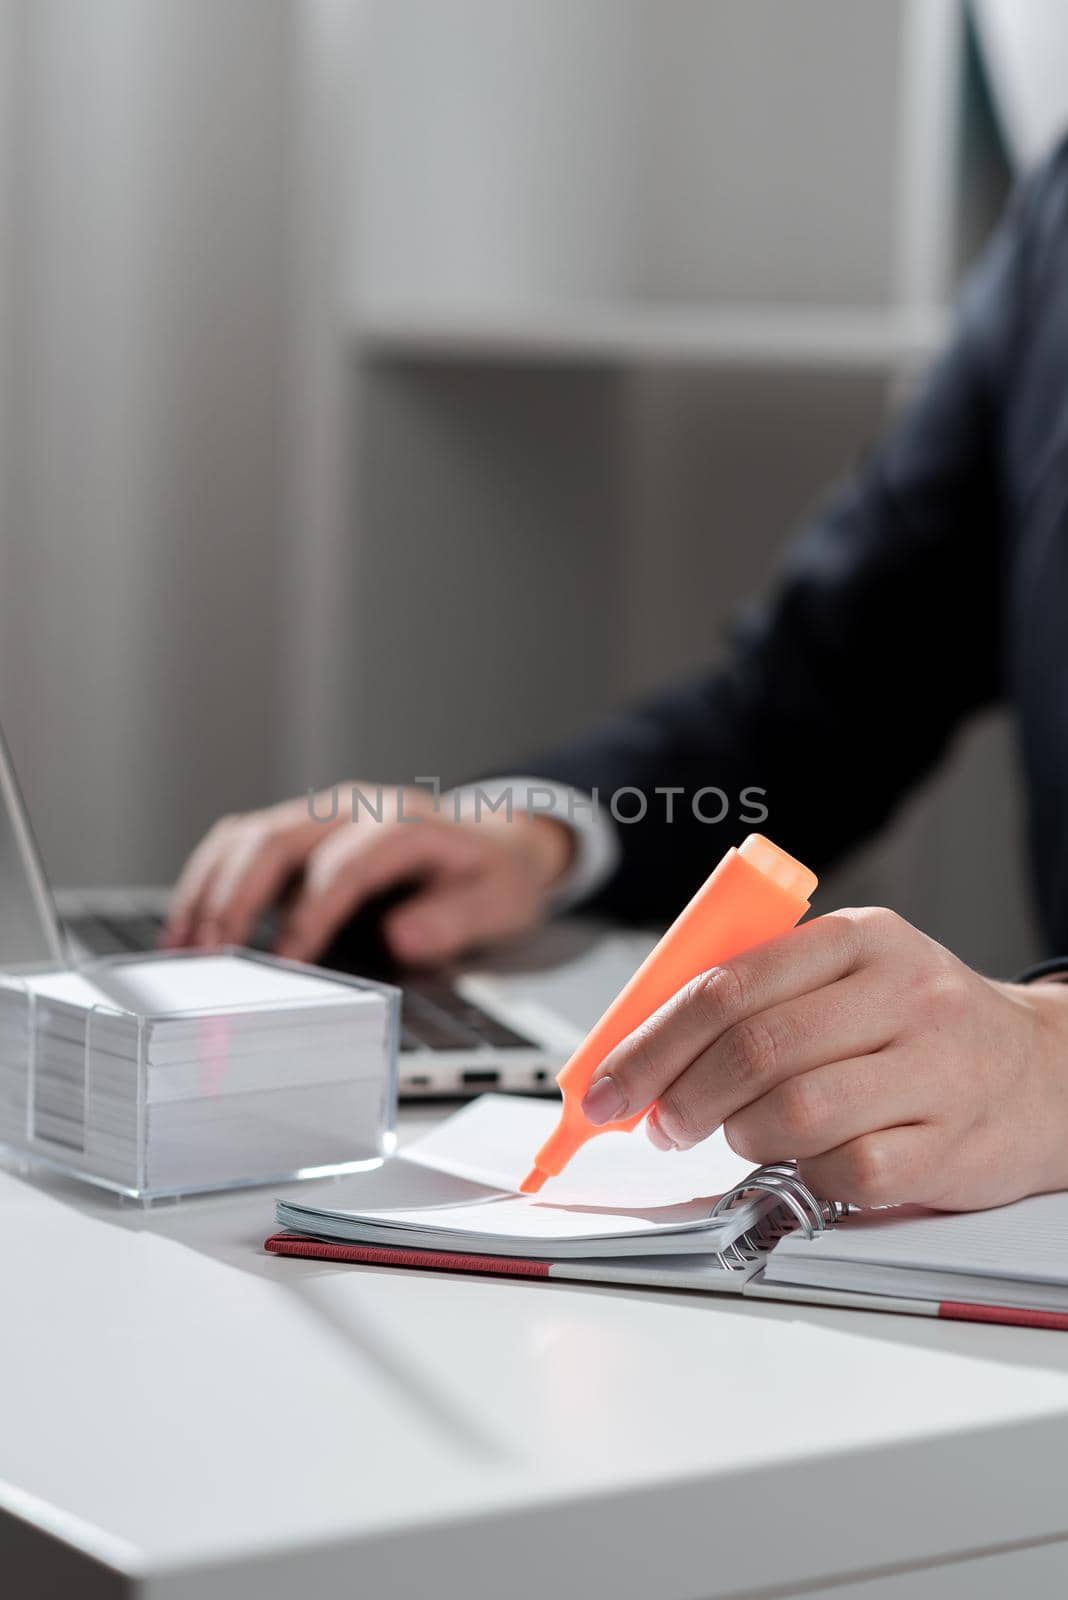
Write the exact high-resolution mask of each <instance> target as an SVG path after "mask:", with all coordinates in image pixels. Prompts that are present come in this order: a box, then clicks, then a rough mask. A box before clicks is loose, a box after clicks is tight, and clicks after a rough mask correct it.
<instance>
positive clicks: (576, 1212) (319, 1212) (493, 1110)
mask: <svg viewBox="0 0 1068 1600" xmlns="http://www.w3.org/2000/svg"><path fill="white" fill-rule="evenodd" d="M558 1115H559V1107H558V1106H557V1105H555V1104H552V1103H546V1102H545V1101H540V1100H528V1099H520V1098H519V1097H514V1098H513V1097H507V1098H506V1097H505V1096H503V1095H483V1096H482V1098H481V1099H480V1100H477V1101H475V1103H474V1104H473V1105H471V1106H468V1107H466V1108H465V1109H464V1110H463V1111H460V1112H457V1114H456V1115H455V1116H453V1117H450V1118H449V1119H448V1121H447V1122H444V1123H442V1124H441V1125H440V1126H439V1127H438V1128H436V1129H435V1130H434V1131H433V1132H432V1133H430V1134H428V1135H427V1136H426V1138H424V1139H422V1140H420V1141H418V1142H417V1143H415V1144H412V1145H409V1146H408V1148H407V1149H406V1150H405V1151H404V1152H403V1154H402V1155H401V1156H398V1157H397V1158H396V1160H394V1161H393V1162H391V1163H390V1164H389V1166H388V1167H387V1168H386V1169H385V1170H384V1171H382V1172H380V1173H369V1174H367V1176H366V1177H362V1178H360V1179H358V1180H356V1179H353V1180H350V1182H349V1184H348V1185H347V1188H348V1190H349V1195H350V1196H351V1195H352V1191H353V1189H356V1190H357V1191H358V1192H359V1194H360V1196H361V1199H360V1203H359V1204H358V1205H356V1206H346V1207H344V1208H337V1209H335V1208H328V1207H322V1206H312V1205H306V1204H302V1203H301V1202H299V1201H296V1200H284V1201H279V1203H278V1206H277V1218H278V1222H279V1225H280V1226H281V1227H283V1228H287V1229H291V1230H293V1231H295V1232H299V1233H304V1234H310V1235H314V1236H316V1237H318V1238H325V1239H332V1240H340V1241H344V1242H345V1243H359V1244H372V1245H384V1246H393V1247H395V1248H397V1249H407V1250H411V1249H418V1250H442V1251H462V1252H466V1253H469V1254H472V1255H492V1256H502V1257H504V1256H519V1257H525V1258H531V1259H536V1260H551V1261H564V1260H572V1259H576V1258H587V1257H598V1258H604V1257H609V1256H640V1257H643V1258H647V1257H650V1256H659V1255H687V1254H699V1255H704V1256H707V1255H708V1254H709V1253H710V1252H715V1251H719V1250H725V1249H726V1248H727V1246H728V1245H729V1244H730V1243H732V1242H733V1241H734V1240H735V1239H737V1238H738V1237H739V1236H740V1235H741V1234H742V1233H743V1232H744V1231H745V1230H746V1229H747V1228H751V1227H753V1226H755V1224H756V1223H757V1222H759V1220H760V1219H761V1217H762V1216H763V1215H764V1214H765V1213H766V1212H767V1211H768V1209H769V1208H770V1206H771V1205H772V1204H773V1202H772V1201H771V1200H770V1199H769V1198H759V1199H754V1200H752V1201H748V1202H746V1203H745V1204H742V1205H740V1206H738V1207H736V1208H733V1209H732V1210H731V1211H730V1213H729V1214H728V1215H726V1216H723V1217H718V1218H713V1217H712V1215H711V1211H712V1207H713V1205H714V1203H715V1201H716V1200H717V1199H718V1197H719V1196H720V1195H722V1194H724V1193H726V1192H727V1191H728V1190H730V1189H733V1188H734V1187H735V1186H736V1185H737V1184H739V1183H741V1182H742V1181H743V1180H744V1179H745V1178H746V1177H747V1175H748V1174H749V1173H751V1172H752V1170H753V1164H752V1162H751V1161H746V1160H745V1159H744V1158H743V1157H741V1156H738V1155H735V1153H734V1151H733V1150H731V1148H730V1147H729V1145H728V1144H727V1142H726V1140H725V1139H724V1138H723V1135H722V1132H720V1133H717V1134H715V1135H714V1136H713V1137H712V1138H711V1139H707V1140H705V1142H704V1143H703V1144H700V1145H697V1146H695V1147H694V1148H693V1149H692V1150H687V1151H675V1152H672V1153H671V1154H670V1155H665V1154H664V1153H663V1152H661V1151H659V1150H655V1149H654V1148H653V1146H652V1145H651V1144H650V1143H649V1141H648V1139H647V1138H646V1137H645V1134H644V1131H643V1130H641V1129H639V1130H637V1131H636V1132H634V1133H606V1134H601V1135H599V1136H598V1137H597V1138H595V1139H591V1140H590V1141H589V1143H588V1144H586V1145H585V1146H583V1148H582V1149H581V1150H580V1151H579V1152H578V1154H577V1155H576V1156H575V1157H574V1159H573V1160H572V1161H571V1163H570V1164H569V1166H568V1167H567V1169H566V1170H565V1172H564V1173H562V1174H561V1175H560V1176H559V1177H558V1178H554V1179H551V1180H550V1182H548V1183H547V1184H546V1185H545V1187H544V1189H542V1190H541V1191H540V1193H539V1194H538V1195H537V1196H527V1195H520V1194H518V1193H517V1192H516V1191H517V1189H518V1186H519V1182H520V1180H521V1179H522V1178H523V1176H524V1175H525V1173H526V1172H527V1171H528V1169H529V1167H530V1161H531V1157H532V1155H533V1153H534V1151H535V1150H537V1149H538V1147H539V1146H540V1145H541V1144H542V1143H543V1141H544V1140H545V1139H546V1138H547V1136H548V1135H549V1133H550V1132H551V1131H552V1128H553V1126H554V1124H555V1122H556V1120H557V1117H558Z"/></svg>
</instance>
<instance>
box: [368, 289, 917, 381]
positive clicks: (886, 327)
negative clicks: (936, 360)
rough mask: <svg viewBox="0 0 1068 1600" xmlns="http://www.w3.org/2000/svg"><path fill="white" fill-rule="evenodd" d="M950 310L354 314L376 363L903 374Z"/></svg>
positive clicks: (631, 308)
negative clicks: (720, 367) (661, 366)
mask: <svg viewBox="0 0 1068 1600" xmlns="http://www.w3.org/2000/svg"><path fill="white" fill-rule="evenodd" d="M946 321H947V318H946V314H945V313H944V312H942V311H940V310H937V309H935V308H922V309H921V308H917V309H908V310H903V309H893V310H890V309H872V308H866V307H808V306H785V305H784V306H772V305H751V306H745V305H731V306H699V305H679V304H674V305H669V304H663V303H661V304H656V303H645V304H641V305H635V304H629V305H628V304H626V303H619V304H598V303H594V302H590V303H586V304H581V303H576V304H573V305H570V306H565V307H561V306H536V305H532V306H525V307H521V308H501V309H500V310H498V309H487V308H479V309H468V308H466V307H446V308H441V309H428V308H426V307H419V308H416V307H406V306H403V305H394V306H388V307H387V306H376V307H373V308H372V307H364V308H362V309H361V310H358V311H357V312H356V313H355V315H354V317H353V334H354V337H355V338H356V340H357V342H358V344H359V346H360V348H361V350H362V351H363V352H364V353H365V354H366V355H368V356H370V357H372V358H373V359H375V360H396V361H442V362H485V361H492V362H518V363H523V362H536V363H546V364H551V363H558V364H561V365H564V364H576V363H587V362H593V363H607V364H618V365H632V364H641V363H665V364H670V365H673V366H674V365H694V366H701V365H705V366H708V365H724V366H742V367H768V368H775V367H816V368H828V369H841V370H858V369H859V370H869V371H870V370H875V371H878V370H881V369H888V370H893V369H897V368H909V367H912V366H915V365H918V364H921V363H923V362H924V361H926V360H927V359H929V357H930V356H931V355H932V354H933V353H934V351H935V350H936V349H937V348H938V346H939V344H940V342H941V340H942V338H943V336H944V333H945V328H946Z"/></svg>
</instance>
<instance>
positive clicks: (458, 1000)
mask: <svg viewBox="0 0 1068 1600" xmlns="http://www.w3.org/2000/svg"><path fill="white" fill-rule="evenodd" d="M0 801H2V804H0V907H2V912H0V968H7V967H11V966H18V965H30V964H33V965H42V964H59V965H62V966H69V965H78V964H80V963H82V962H84V961H86V960H88V959H91V958H92V957H94V956H105V955H123V954H127V953H131V952H137V951H145V950H152V949H154V948H155V947H156V944H157V942H158V940H159V935H160V932H161V930H162V927H163V922H164V913H165V909H166V900H167V895H166V890H164V889H159V888H151V889H100V890H92V891H89V890H84V891H81V890H79V891H66V892H64V893H60V894H59V895H56V894H54V893H53V891H52V886H51V884H50V882H49V879H48V875H47V873H46V871H45V868H44V863H43V861H42V858H41V853H40V850H39V849H38V847H37V843H36V840H35V838H34V834H33V829H32V826H31V823H30V818H29V814H28V812H27V809H26V805H25V802H24V800H23V797H22V794H21V791H20V789H19V785H18V779H17V777H16V775H15V768H14V764H13V762H12V760H11V753H10V751H9V749H8V745H7V741H6V740H5V738H4V734H3V729H2V728H0ZM269 937H270V930H269V928H268V927H264V928H263V929H261V930H260V933H259V936H258V937H257V938H256V939H254V940H253V941H252V943H253V946H254V947H255V948H258V949H267V948H269ZM320 964H321V965H323V966H330V967H333V968H335V969H336V970H338V971H342V972H349V973H353V974H355V975H357V976H360V977H368V978H380V979H383V980H385V981H386V982H390V983H395V984H396V985H397V986H398V987H399V988H400V990H401V992H402V1005H401V1037H400V1061H399V1086H400V1093H401V1095H402V1096H403V1097H405V1098H409V1099H427V1098H438V1097H448V1098H454V1097H471V1096H474V1095H478V1094H484V1093H485V1092H486V1091H487V1090H491V1089H492V1090H503V1091H506V1092H517V1093H524V1094H530V1093H532V1092H534V1093H537V1092H539V1091H543V1092H548V1091H552V1090H554V1089H555V1083H554V1079H555V1075H556V1073H557V1071H558V1070H559V1068H560V1067H561V1066H562V1064H563V1062H564V1061H565V1060H566V1059H567V1057H568V1055H569V1054H570V1052H571V1050H572V1049H573V1047H574V1045H575V1044H576V1043H577V1042H578V1039H579V1037H581V1033H580V1030H578V1029H577V1028H576V1026H575V1024H574V1021H573V1020H570V1019H568V1018H567V1017H565V1016H563V1015H556V1014H555V1013H554V1011H553V1010H552V1008H551V1007H547V1006H543V1005H538V1004H530V1003H529V1002H527V1001H526V1000H525V999H524V998H523V997H522V996H514V995H513V993H512V987H511V986H510V985H509V983H508V982H507V981H502V980H500V979H499V978H497V977H495V976H494V974H493V973H492V972H491V971H490V972H481V973H480V972H478V971H467V972H463V971H454V972H451V973H444V974H443V973H440V972H433V973H427V972H422V973H420V972H407V971H400V970H399V969H397V967H396V966H395V965H394V964H393V963H391V962H390V961H389V959H388V957H387V955H386V952H385V950H384V948H383V946H382V945H381V943H380V942H379V940H378V938H377V934H376V929H375V926H374V924H373V922H371V921H370V920H369V919H367V918H365V917H359V918H357V919H355V920H354V922H353V923H352V924H351V925H350V926H349V928H347V929H345V930H344V931H343V932H342V934H341V935H340V936H339V937H338V938H337V939H336V940H335V941H334V943H333V945H332V946H331V947H330V949H329V950H328V951H326V952H325V953H324V955H323V956H322V957H321V958H320Z"/></svg>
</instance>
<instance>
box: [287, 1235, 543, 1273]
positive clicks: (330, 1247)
mask: <svg viewBox="0 0 1068 1600" xmlns="http://www.w3.org/2000/svg"><path fill="white" fill-rule="evenodd" d="M263 1248H264V1249H265V1250H269V1251H270V1252H271V1254H272V1255H276V1256H304V1257H305V1258H306V1259H308V1260H311V1261H357V1262H363V1263H364V1264H365V1265H367V1266H372V1267H418V1268H420V1269H421V1270H422V1271H423V1272H485V1273H490V1274H492V1275H493V1276H496V1277H500V1276H502V1275H504V1276H506V1277H509V1278H547V1277H548V1276H549V1268H550V1266H551V1265H552V1263H551V1262H549V1261H529V1260H527V1259H526V1258H525V1257H522V1256H476V1255H463V1254H460V1253H459V1252H452V1251H445V1250H397V1249H394V1248H393V1247H391V1246H389V1245H379V1244H339V1243H337V1242H335V1241H333V1240H330V1239H309V1238H307V1237H305V1235H303V1234H300V1233H273V1234H272V1235H271V1237H270V1238H269V1239H266V1240H264V1245H263Z"/></svg>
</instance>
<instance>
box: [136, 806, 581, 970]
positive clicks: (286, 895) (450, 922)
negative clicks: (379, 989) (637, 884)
mask: <svg viewBox="0 0 1068 1600" xmlns="http://www.w3.org/2000/svg"><path fill="white" fill-rule="evenodd" d="M360 792H361V793H363V794H365V795H367V796H369V797H373V800H374V804H373V806H372V807H367V806H359V807H354V806H353V805H351V804H347V803H344V802H343V803H340V804H339V803H338V796H339V795H341V796H343V797H348V796H349V795H350V794H351V786H345V785H341V786H339V788H338V790H336V791H329V792H327V793H326V794H324V795H322V796H319V797H317V798H316V800H315V801H314V802H312V803H309V800H308V798H307V797H306V796H301V797H298V798H297V799H293V800H287V801H284V802H283V803H281V804H279V805H273V806H267V807H265V808H264V809H263V810H262V811H252V812H247V813H245V814H243V815H238V816H229V817H223V818H222V819H221V820H220V821H219V822H217V823H216V824H215V826H214V827H213V828H212V829H211V830H210V831H209V832H208V833H207V835H206V836H205V837H204V839H202V840H201V842H200V844H199V845H198V846H197V848H196V850H194V852H193V854H192V855H191V857H190V858H189V861H188V862H187V864H186V866H185V869H184V871H183V872H182V874H181V877H180V878H179V880H178V883H177V885H176V887H175V890H174V893H173V895H172V897H171V903H170V909H169V915H168V921H167V925H166V928H165V931H164V936H163V940H164V943H166V944H169V945H213V944H243V943H245V942H246V941H247V939H248V938H249V935H250V932H251V930H252V928H253V926H254V925H255V923H256V920H257V918H259V917H260V916H261V915H262V914H263V913H264V912H265V911H267V910H268V909H270V908H272V907H278V908H279V911H280V917H279V925H278V935H277V939H276V944H275V949H276V951H277V953H278V954H279V955H283V956H288V957H291V958H293V959H295V960H306V961H311V960H314V959H315V958H316V957H317V956H319V955H320V954H321V953H322V952H323V951H324V950H325V949H326V947H327V946H328V945H329V943H330V941H331V939H332V938H333V937H334V935H335V934H336V933H337V932H338V930H339V929H340V928H341V927H342V926H343V925H344V924H345V923H346V922H348V921H349V919H350V918H352V917H353V916H355V915H356V914H357V913H358V912H359V911H360V910H361V908H362V907H363V906H364V905H366V904H367V903H368V902H369V901H371V900H373V899H377V898H378V897H379V896H381V895H382V894H384V893H387V892H388V891H390V890H393V889H397V888H398V887H401V886H406V885H410V886H411V892H410V894H408V895H407V896H406V897H405V898H404V899H403V900H402V901H401V903H400V904H398V905H396V906H394V907H393V908H392V909H391V910H390V911H388V912H387V913H386V915H385V916H384V918H383V924H382V930H381V931H382V937H383V939H384V941H385V944H386V946H387V948H388V950H389V952H390V954H391V955H392V956H393V957H394V958H395V959H396V960H397V961H399V962H402V963H406V964H412V965H418V966H430V965H436V964H437V963H440V962H444V961H446V960H449V959H450V958H452V957H454V956H457V955H459V954H460V953H461V952H462V951H464V950H466V949H469V948H471V947H472V946H475V945H483V944H488V943H491V942H492V941H494V940H498V939H502V938H506V937H509V936H511V935H514V934H518V933H522V932H524V931H525V930H527V929H529V928H532V927H534V926H535V925H536V924H537V923H538V922H539V921H540V920H541V918H542V917H543V916H544V915H545V912H546V910H547V908H548V905H549V901H550V896H551V891H552V888H553V885H554V884H555V883H556V882H557V881H558V880H559V879H560V877H561V875H562V874H563V872H564V871H565V869H566V867H567V865H568V862H569V860H570V857H571V853H572V843H571V833H570V830H569V829H568V828H567V827H566V826H564V825H563V824H561V823H560V822H557V821H554V820H552V819H550V818H546V817H538V816H528V815H527V814H526V813H525V812H523V811H520V810H518V809H516V810H513V812H512V815H511V817H510V818H509V817H508V816H506V815H505V814H504V813H503V812H501V813H495V812H485V813H481V814H480V815H479V817H478V819H477V820H475V819H474V818H472V817H465V816H464V815H462V814H461V817H460V820H456V818H455V814H454V811H453V808H452V807H451V806H450V805H447V804H444V803H442V804H441V805H439V807H438V809H437V811H435V809H434V802H433V797H432V796H431V795H430V794H429V793H428V792H426V791H424V790H421V789H414V788H412V789H403V790H399V789H385V790H383V789H381V788H380V787H379V786H371V785H367V786H365V787H362V788H361V789H360ZM332 810H333V811H334V812H336V814H335V815H332V816H331V815H330V812H331V811H332Z"/></svg>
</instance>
